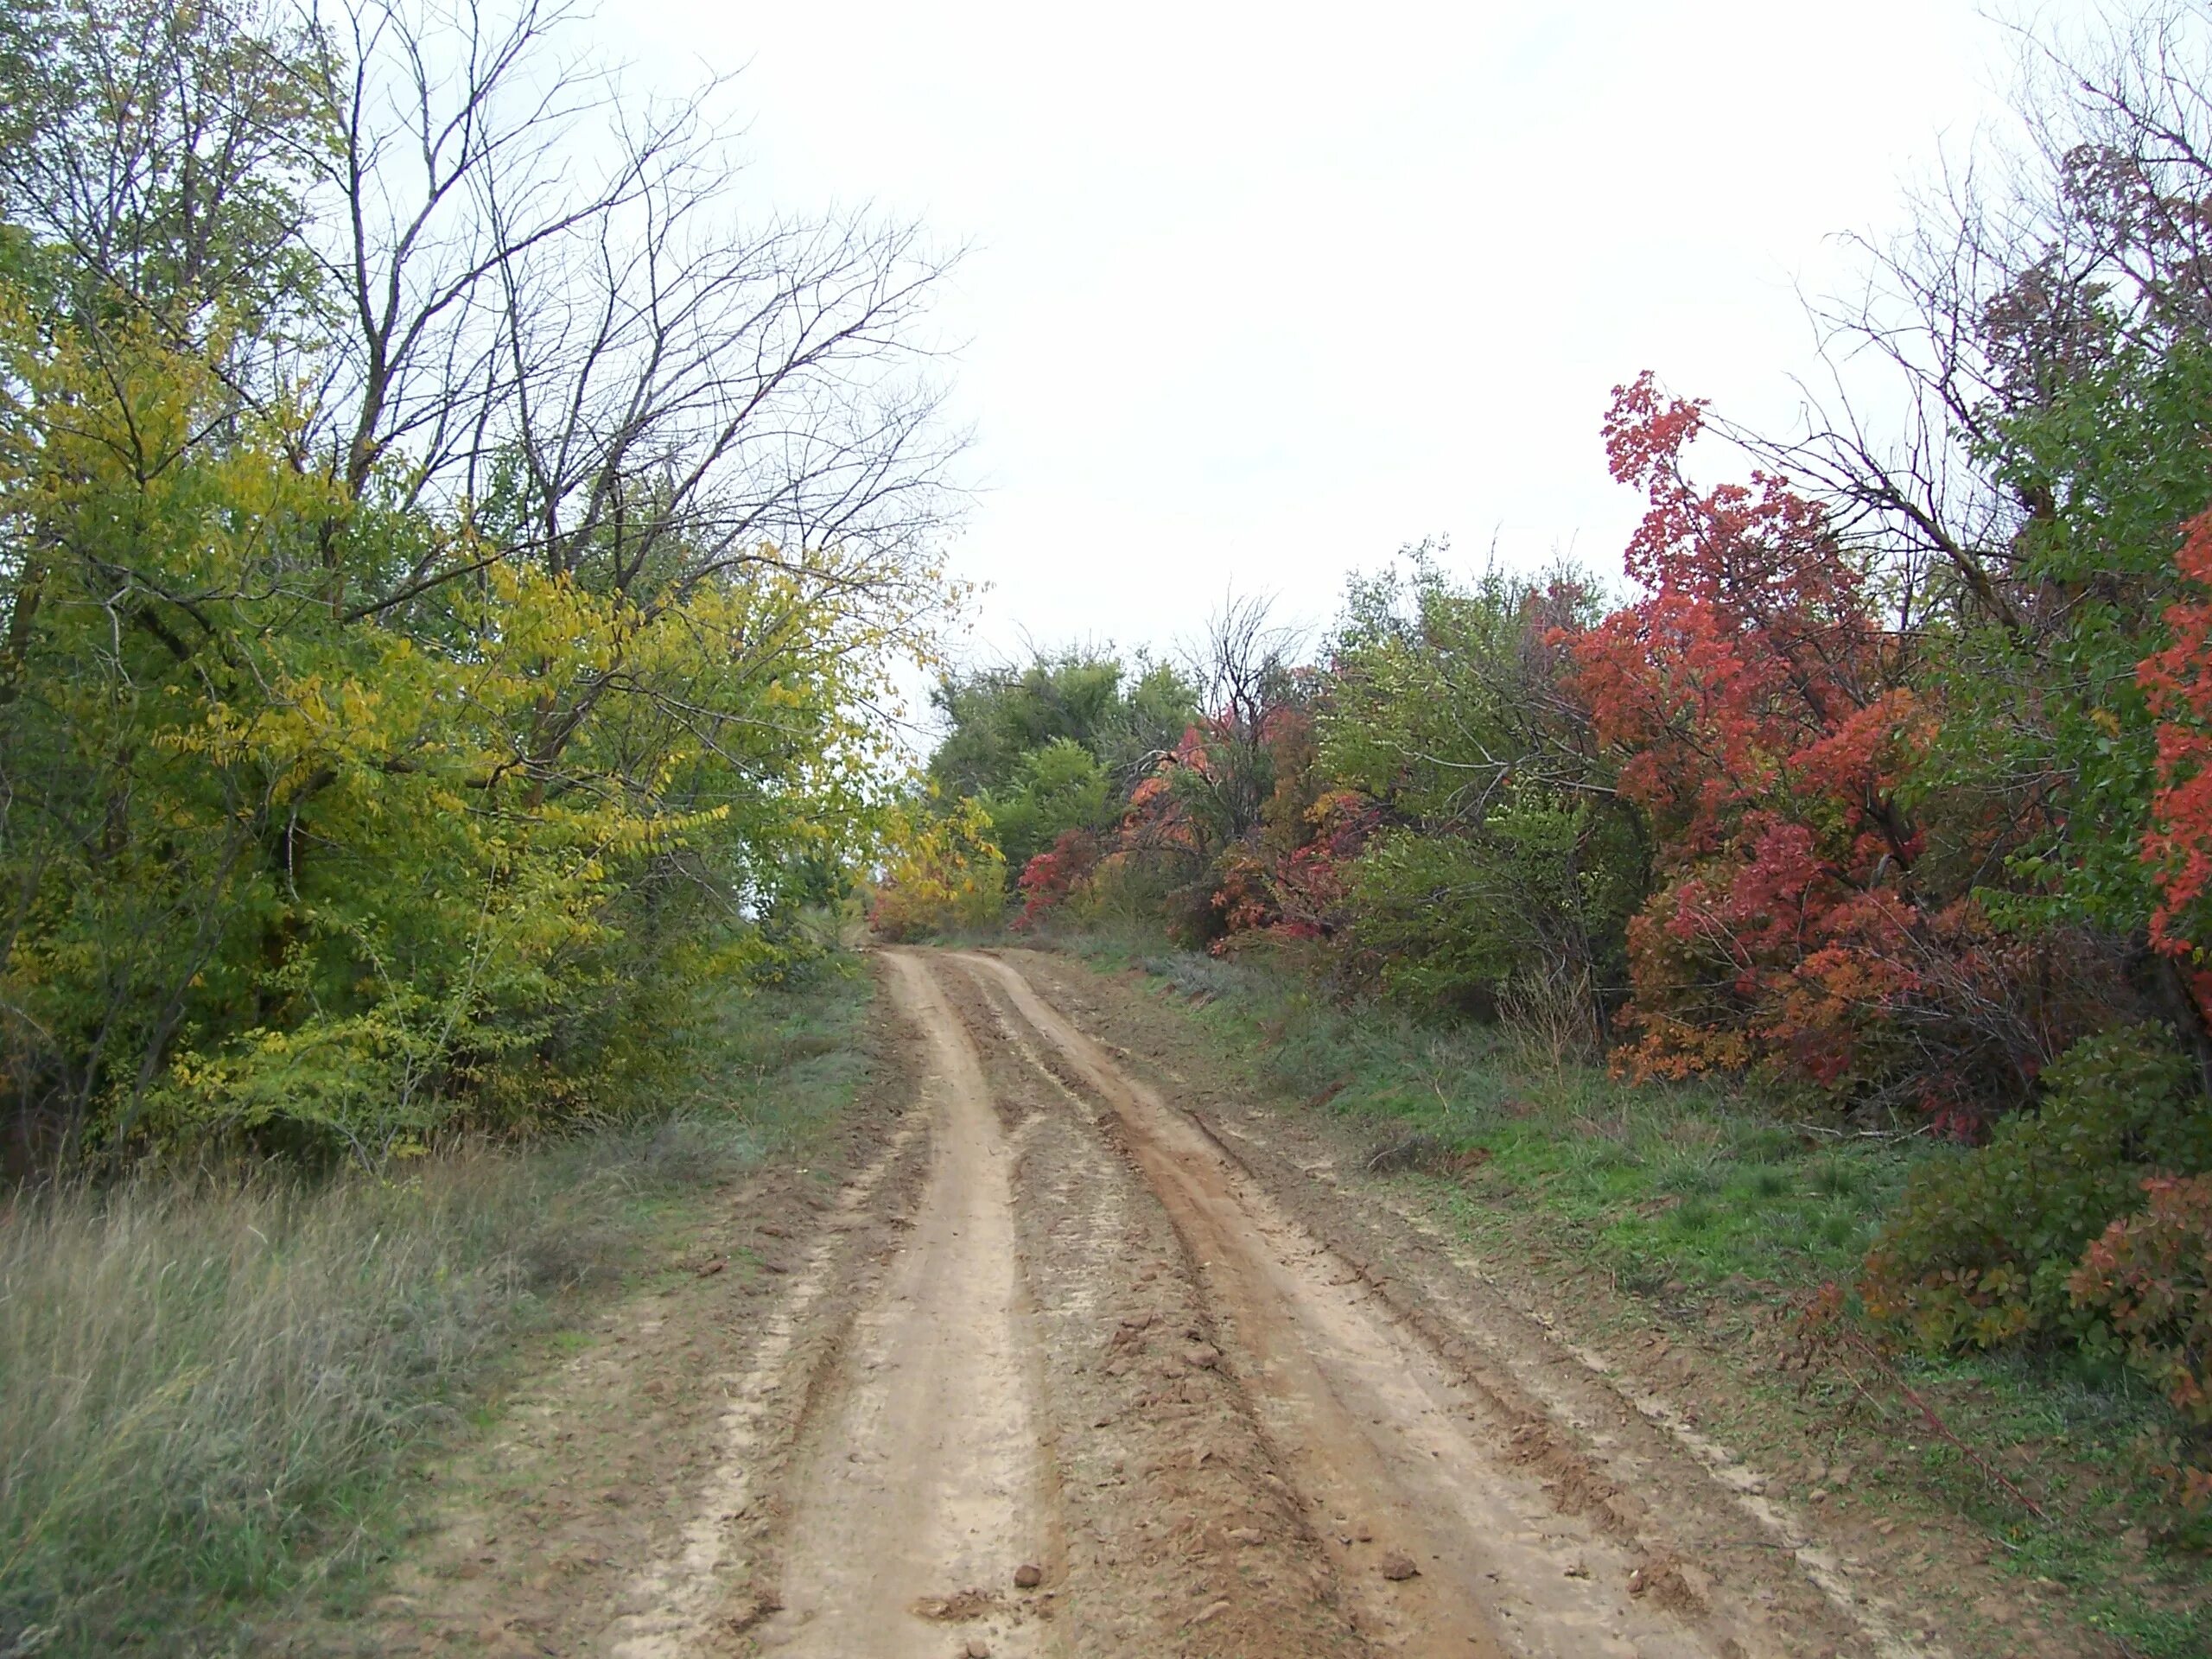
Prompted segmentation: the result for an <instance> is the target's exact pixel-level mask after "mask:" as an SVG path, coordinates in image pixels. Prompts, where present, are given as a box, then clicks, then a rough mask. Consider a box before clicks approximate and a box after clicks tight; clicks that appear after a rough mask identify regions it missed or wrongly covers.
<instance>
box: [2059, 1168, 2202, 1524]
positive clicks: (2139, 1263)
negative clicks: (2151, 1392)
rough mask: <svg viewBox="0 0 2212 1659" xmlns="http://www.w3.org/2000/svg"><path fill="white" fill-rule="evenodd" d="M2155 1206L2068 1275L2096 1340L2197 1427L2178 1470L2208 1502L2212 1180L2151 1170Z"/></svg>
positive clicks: (2148, 1189) (2194, 1496)
mask: <svg viewBox="0 0 2212 1659" xmlns="http://www.w3.org/2000/svg"><path fill="white" fill-rule="evenodd" d="M2143 1191H2144V1192H2145V1193H2146V1194H2147V1195H2148V1197H2149V1200H2150V1201H2149V1203H2148V1204H2147V1205H2145V1208H2144V1210H2143V1211H2142V1212H2141V1213H2140V1214H2139V1215H2134V1216H2128V1217H2123V1218H2122V1219H2120V1220H2118V1221H2115V1222H2113V1224H2111V1225H2110V1226H2109V1227H2107V1228H2106V1229H2105V1230H2104V1236H2102V1237H2101V1238H2099V1239H2098V1240H2097V1241H2096V1242H2095V1243H2093V1244H2091V1245H2090V1246H2089V1248H2088V1253H2087V1254H2086V1255H2083V1256H2082V1265H2081V1266H2080V1267H2078V1268H2075V1270H2074V1273H2073V1274H2072V1276H2071V1277H2070V1278H2069V1280H2068V1281H2067V1284H2068V1288H2069V1291H2070V1292H2071V1293H2072V1294H2073V1299H2074V1302H2075V1306H2077V1307H2079V1308H2082V1309H2083V1310H2084V1311H2086V1312H2088V1313H2089V1314H2090V1315H2091V1316H2092V1318H2093V1320H2094V1323H2092V1325H2090V1327H2089V1331H2088V1338H2087V1340H2088V1344H2089V1345H2090V1346H2092V1347H2094V1348H2097V1349H2100V1350H2102V1351H2107V1352H2113V1353H2118V1354H2120V1355H2122V1356H2123V1357H2125V1358H2126V1361H2127V1363H2129V1364H2130V1365H2131V1366H2133V1368H2134V1369H2135V1370H2138V1371H2139V1372H2140V1373H2142V1374H2143V1376H2145V1377H2147V1378H2148V1379H2149V1380H2150V1381H2151V1382H2152V1383H2153V1384H2155V1385H2156V1386H2157V1387H2158V1389H2161V1390H2163V1391H2164V1394H2165V1395H2166V1397H2167V1399H2169V1400H2171V1402H2173V1404H2174V1406H2175V1408H2177V1410H2179V1411H2180V1412H2181V1414H2183V1417H2185V1418H2186V1419H2188V1421H2190V1423H2192V1424H2194V1425H2195V1426H2196V1429H2197V1440H2198V1446H2197V1447H2196V1451H2197V1452H2199V1453H2200V1455H2199V1456H2197V1457H2196V1458H2195V1459H2191V1461H2192V1462H2194V1463H2195V1464H2196V1466H2195V1467H2190V1468H2184V1469H2183V1470H2182V1471H2179V1472H2180V1474H2181V1478H2182V1484H2183V1491H2184V1495H2185V1497H2186V1499H2187V1501H2188V1502H2189V1503H2190V1506H2191V1507H2192V1508H2196V1509H2202V1508H2206V1507H2208V1506H2212V1469H2208V1468H2206V1467H2204V1466H2203V1465H2204V1462H2205V1459H2204V1458H2203V1457H2202V1455H2201V1454H2202V1452H2204V1451H2205V1450H2206V1449H2207V1448H2206V1446H2205V1442H2206V1441H2207V1440H2212V1177H2207V1176H2202V1175H2199V1176H2195V1177H2191V1178H2186V1179H2185V1178H2182V1177H2177V1176H2171V1175H2161V1176H2153V1177H2152V1178H2151V1179H2148V1180H2146V1181H2145V1182H2144V1183H2143Z"/></svg>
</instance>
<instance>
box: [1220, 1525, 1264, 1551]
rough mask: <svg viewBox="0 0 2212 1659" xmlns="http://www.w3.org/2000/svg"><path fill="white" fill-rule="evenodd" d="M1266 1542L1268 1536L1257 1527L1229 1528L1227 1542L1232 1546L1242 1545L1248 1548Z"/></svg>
mask: <svg viewBox="0 0 2212 1659" xmlns="http://www.w3.org/2000/svg"><path fill="white" fill-rule="evenodd" d="M1229 1541H1230V1543H1232V1544H1243V1545H1244V1546H1245V1547H1246V1548H1250V1547H1251V1546H1252V1545H1254V1544H1263V1543H1265V1542H1267V1541H1268V1535H1267V1534H1266V1533H1264V1532H1262V1531H1261V1530H1260V1529H1258V1528H1257V1527H1231V1528H1230V1529H1229Z"/></svg>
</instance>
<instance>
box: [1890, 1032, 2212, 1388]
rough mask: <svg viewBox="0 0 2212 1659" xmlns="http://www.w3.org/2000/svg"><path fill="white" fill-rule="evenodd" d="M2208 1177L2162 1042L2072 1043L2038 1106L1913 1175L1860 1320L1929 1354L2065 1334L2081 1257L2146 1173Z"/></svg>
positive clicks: (2204, 1104) (2176, 1071)
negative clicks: (1888, 1329) (1982, 1142)
mask: <svg viewBox="0 0 2212 1659" xmlns="http://www.w3.org/2000/svg"><path fill="white" fill-rule="evenodd" d="M2203 1170H2212V1102H2208V1101H2206V1099H2205V1098H2204V1096H2203V1095H2202V1091H2201V1090H2199V1089H2198V1088H2197V1087H2196V1078H2195V1076H2194V1073H2193V1071H2192V1069H2191V1067H2190V1064H2189V1061H2188V1059H2187V1058H2185V1057H2184V1056H2183V1055H2182V1054H2181V1053H2179V1052H2177V1050H2176V1049H2175V1048H2174V1046H2173V1045H2172V1043H2171V1039H2169V1037H2168V1035H2167V1033H2164V1031H2162V1030H2160V1029H2158V1028H2157V1027H2126V1028H2123V1029H2121V1030H2119V1031H2114V1032H2112V1033H2107V1034H2106V1035H2103V1036H2101V1037H2093V1038H2086V1039H2083V1040H2082V1041H2081V1042H2078V1043H2076V1044H2075V1045H2074V1046H2073V1047H2072V1048H2070V1049H2069V1050H2068V1051H2067V1052H2066V1053H2065V1054H2064V1055H2063V1057H2061V1058H2060V1059H2059V1060H2057V1061H2056V1063H2054V1064H2053V1065H2051V1067H2050V1070H2049V1071H2047V1072H2046V1073H2045V1074H2044V1103H2043V1104H2042V1106H2041V1107H2040V1108H2039V1109H2037V1110H2035V1111H2033V1112H2023V1113H2019V1114H2017V1115H2015V1116H2012V1117H2008V1118H2006V1119H2005V1120H2003V1121H2002V1122H1999V1124H1998V1125H1997V1127H1996V1128H1995V1129H1994V1131H1993V1133H1992V1134H1991V1136H1990V1139H1989V1143H1988V1145H1986V1146H1985V1147H1979V1148H1976V1149H1975V1150H1973V1151H1970V1152H1961V1153H1959V1154H1955V1155H1954V1156H1952V1157H1949V1158H1946V1159H1945V1160H1942V1162H1941V1163H1938V1164H1935V1165H1931V1166H1928V1167H1926V1168H1924V1169H1923V1170H1922V1171H1921V1172H1920V1173H1918V1174H1916V1176H1915V1177H1914V1179H1913V1181H1912V1183H1911V1185H1910V1186H1909V1187H1908V1188H1907V1190H1906V1192H1905V1194H1904V1198H1903V1199H1902V1200H1901V1201H1900V1203H1899V1204H1898V1205H1897V1210H1896V1211H1895V1213H1894V1214H1892V1215H1891V1217H1890V1218H1889V1220H1888V1221H1887V1222H1886V1224H1885V1225H1884V1227H1883V1230H1882V1233H1881V1236H1880V1237H1879V1238H1878V1240H1877V1241H1876V1242H1875V1244H1874V1248H1873V1249H1872V1251H1870V1252H1869V1253H1868V1255H1867V1258H1866V1272H1865V1277H1864V1278H1863V1280H1862V1281H1861V1285H1860V1288H1861V1292H1862V1294H1863V1295H1864V1296H1865V1298H1866V1306H1867V1311H1868V1313H1870V1314H1871V1315H1872V1317H1873V1318H1874V1319H1877V1320H1879V1321H1881V1322H1883V1323H1885V1324H1888V1325H1892V1326H1895V1327H1897V1328H1899V1329H1901V1330H1903V1331H1904V1332H1908V1333H1909V1334H1910V1336H1911V1337H1912V1338H1914V1339H1915V1340H1916V1342H1918V1343H1919V1344H1922V1345H1923V1346H1924V1347H1927V1348H1930V1349H1938V1350H1940V1349H1949V1348H1961V1347H1977V1348H1988V1347H1993V1346H1995V1345H1997V1344H2002V1343H2007V1342H2012V1341H2015V1340H2018V1339H2021V1338H2031V1337H2037V1336H2049V1335H2052V1334H2056V1333H2060V1332H2066V1331H2068V1330H2069V1328H2070V1304H2069V1294H2068V1278H2069V1274H2072V1273H2073V1271H2074V1269H2075V1264H2076V1263H2077V1262H2079V1261H2080V1260H2081V1259H2082V1250H2083V1249H2084V1247H2086V1246H2087V1245H2088V1243H2089V1242H2090V1241H2091V1240H2093V1239H2094V1238H2096V1237H2097V1236H2098V1235H2100V1234H2101V1233H2102V1232H2103V1231H2104V1230H2106V1228H2107V1226H2109V1225H2111V1224H2113V1221H2114V1220H2115V1219H2116V1218H2118V1217H2126V1216H2129V1215H2132V1214H2133V1213H2134V1212H2135V1211H2138V1210H2139V1209H2140V1208H2141V1207H2142V1204H2143V1182H2144V1180H2145V1178H2146V1177H2148V1176H2150V1175H2152V1174H2153V1173H2156V1172H2159V1171H2182V1172H2186V1173H2196V1172H2198V1171H2203Z"/></svg>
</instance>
